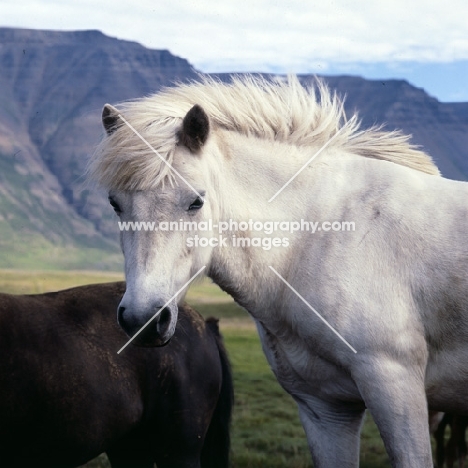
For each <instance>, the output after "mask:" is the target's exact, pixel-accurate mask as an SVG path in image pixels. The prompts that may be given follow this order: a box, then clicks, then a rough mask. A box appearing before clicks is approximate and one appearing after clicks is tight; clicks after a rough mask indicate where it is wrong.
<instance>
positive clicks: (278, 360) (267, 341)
mask: <svg viewBox="0 0 468 468" xmlns="http://www.w3.org/2000/svg"><path fill="white" fill-rule="evenodd" d="M257 328H258V332H259V335H260V340H261V342H262V347H263V351H264V353H265V356H266V358H267V361H268V363H269V364H270V367H271V369H272V371H273V373H274V374H275V376H276V378H277V380H278V382H279V383H280V384H281V386H282V387H283V388H284V389H285V390H286V391H287V392H288V393H289V394H291V395H292V396H293V397H294V396H295V395H304V394H306V395H314V396H316V397H323V398H326V399H333V400H340V401H348V400H350V401H351V400H352V401H356V400H360V395H359V392H358V390H357V388H356V386H355V384H354V381H353V380H352V379H351V377H350V376H349V375H348V374H347V373H346V372H345V371H344V370H343V369H342V368H340V367H339V366H337V365H336V364H334V363H332V362H329V361H327V360H326V359H325V358H323V357H321V356H319V355H318V354H316V353H314V352H313V351H312V350H311V349H310V348H309V347H308V346H307V344H306V343H305V342H301V341H300V340H297V339H291V340H289V339H281V340H280V339H278V338H277V336H275V335H274V334H273V333H272V332H271V331H269V330H268V329H267V328H266V327H265V326H264V325H263V324H262V323H259V322H257Z"/></svg>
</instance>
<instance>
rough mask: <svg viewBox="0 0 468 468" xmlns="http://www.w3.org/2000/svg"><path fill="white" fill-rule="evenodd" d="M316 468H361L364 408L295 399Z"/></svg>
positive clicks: (297, 397) (303, 398)
mask: <svg viewBox="0 0 468 468" xmlns="http://www.w3.org/2000/svg"><path fill="white" fill-rule="evenodd" d="M294 398H295V400H296V402H297V404H298V407H299V416H300V418H301V422H302V425H303V427H304V430H305V432H306V436H307V442H308V444H309V448H310V452H311V455H312V459H313V462H314V467H316V468H328V467H330V466H339V467H340V468H357V467H358V466H359V439H360V433H361V427H362V422H363V419H364V411H365V408H364V406H363V405H356V406H355V405H352V406H345V405H341V404H331V403H329V402H325V401H322V400H319V399H315V398H313V397H310V396H304V397H302V396H297V395H295V396H294Z"/></svg>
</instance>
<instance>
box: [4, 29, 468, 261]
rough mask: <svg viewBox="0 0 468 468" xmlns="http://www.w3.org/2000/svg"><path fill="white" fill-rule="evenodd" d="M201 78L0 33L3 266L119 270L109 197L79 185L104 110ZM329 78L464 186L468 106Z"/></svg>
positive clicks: (355, 106)
mask: <svg viewBox="0 0 468 468" xmlns="http://www.w3.org/2000/svg"><path fill="white" fill-rule="evenodd" d="M196 77H197V72H196V70H194V68H193V67H192V66H191V65H190V64H189V63H188V62H187V61H186V60H184V59H181V58H178V57H175V56H173V55H172V54H171V53H170V52H168V51H165V50H149V49H146V48H145V47H143V46H141V45H139V44H137V43H133V42H128V41H121V40H118V39H114V38H110V37H107V36H105V35H103V34H102V33H100V32H98V31H80V32H56V31H36V30H24V29H9V28H0V267H15V268H18V267H24V268H55V267H60V268H100V269H102V268H107V269H111V268H112V269H115V268H120V267H121V265H122V257H121V254H120V252H119V248H118V246H117V241H116V239H117V233H116V226H115V219H113V214H112V212H111V210H110V209H109V208H108V206H107V201H106V199H105V196H103V194H100V193H96V192H93V191H90V190H89V189H87V188H85V187H84V186H83V182H84V181H83V177H82V175H83V171H84V168H85V165H86V161H87V158H88V157H89V155H90V154H91V153H92V151H93V148H94V147H95V145H96V144H97V142H98V141H99V139H100V138H101V135H102V130H101V123H100V112H101V108H102V106H103V104H104V103H105V102H113V103H116V102H119V101H122V100H126V99H131V98H135V97H139V96H143V95H145V94H148V93H151V92H155V91H157V90H158V89H159V88H160V87H161V86H168V85H171V84H173V83H174V82H176V81H185V80H189V79H196ZM221 77H222V78H226V76H221ZM302 78H303V79H304V80H309V79H310V77H307V76H304V77H302ZM326 79H327V81H328V83H329V84H330V86H331V87H332V88H335V89H336V90H337V91H338V93H339V94H341V95H346V108H347V110H348V111H349V112H353V111H354V110H358V112H359V114H360V116H361V118H362V120H363V124H364V125H366V126H369V125H372V124H374V123H386V128H388V129H393V128H400V129H402V130H403V131H404V132H407V133H411V134H413V142H414V143H417V144H420V145H422V146H423V147H424V149H425V150H426V151H428V152H429V153H430V154H431V155H432V156H433V157H434V158H435V160H436V162H437V164H438V165H439V167H440V168H441V170H442V172H443V173H444V175H445V176H447V177H450V178H455V179H461V180H468V149H467V148H468V103H456V104H447V103H439V102H438V101H437V100H435V99H434V98H431V97H430V96H428V95H427V94H426V93H425V92H424V91H423V90H421V89H418V88H415V87H413V86H411V85H410V84H408V83H407V82H405V81H401V80H390V81H385V82H381V81H369V80H364V79H362V78H358V77H349V76H342V77H328V78H326Z"/></svg>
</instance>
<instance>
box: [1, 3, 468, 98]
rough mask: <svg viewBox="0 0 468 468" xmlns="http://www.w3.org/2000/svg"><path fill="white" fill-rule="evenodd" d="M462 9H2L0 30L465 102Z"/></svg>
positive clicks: (466, 35)
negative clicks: (92, 38)
mask: <svg viewBox="0 0 468 468" xmlns="http://www.w3.org/2000/svg"><path fill="white" fill-rule="evenodd" d="M467 18H468V2H466V0H450V2H442V1H440V0H413V1H412V0H392V1H391V2H379V1H375V0H374V1H371V0H354V1H349V0H334V1H325V0H324V1H320V2H316V1H310V0H283V1H274V0H273V1H272V0H196V1H194V0H169V1H168V0H166V1H157V2H155V1H154V0H136V1H133V2H132V1H119V0H77V1H74V2H70V3H67V2H65V1H64V0H41V1H37V0H22V1H21V2H19V1H18V0H2V2H1V3H0V26H10V27H25V28H37V29H56V30H76V29H99V30H101V31H103V32H104V33H105V34H108V35H110V36H114V37H118V38H121V39H129V40H133V41H137V42H140V43H142V44H143V45H145V46H147V47H150V48H154V49H163V48H164V49H169V50H170V51H171V52H172V53H174V54H176V55H178V56H181V57H184V58H186V59H187V60H189V61H190V62H191V63H192V64H193V65H194V66H195V67H196V68H197V69H199V70H201V71H204V72H214V71H218V72H219V71H223V72H241V71H263V72H274V73H319V74H325V75H326V74H350V75H360V76H364V77H367V78H376V79H377V78H381V79H388V78H404V79H407V80H408V81H410V82H411V83H413V84H414V85H416V86H418V87H422V88H424V89H426V91H427V92H428V93H429V94H431V95H432V96H434V97H437V98H438V99H439V100H442V101H468V79H467V77H468V20H467Z"/></svg>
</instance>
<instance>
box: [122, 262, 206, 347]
mask: <svg viewBox="0 0 468 468" xmlns="http://www.w3.org/2000/svg"><path fill="white" fill-rule="evenodd" d="M205 268H206V265H205V266H202V267H201V268H200V269H199V270H198V271H197V272H196V273H195V274H194V275H193V276H192V277H191V278H190V279H189V280H188V281H187V282H186V283H185V284H184V285H183V286H182V287H181V288H180V289H179V290H178V291H177V292H176V293H175V294H174V295H173V296H172V297H171V298H170V299H169V300H168V301H167V302H166V303H165V304H164V305H163V306H162V307H161V308H160V309H159V310H158V311H157V312H156V313H155V314H154V315H153V316H152V317H151V318H150V319H149V320H148V321H147V322H146V323H145V324H144V325H143V326H142V327H141V328H140V329H139V330H138V331H137V332H136V333H135V334H134V335H133V336H132V337H131V338H130V339H129V340H128V341H127V342H126V343H125V344H124V345H123V346H122V347H121V348H120V349H119V350H118V351H117V354H120V353H121V352H122V351H123V350H124V349H125V348H126V347H127V346H128V345H129V344H130V343H131V342H132V341H133V340H134V339H135V338H136V337H137V336H138V335H139V334H140V333H141V332H142V331H143V330H144V329H145V328H146V327H147V326H148V325H149V324H150V323H151V322H152V321H153V320H154V319H155V318H156V317H158V316H159V314H160V313H161V311H162V310H164V307H166V306H167V305H168V304H170V302H171V301H172V300H173V299H175V298H176V297H177V296H178V295H179V293H181V292H182V291H183V290H184V289H185V288H186V287H187V286H188V285H189V284H190V283H191V282H192V281H193V280H194V279H195V278H196V277H197V276H198V275H199V274H200V273H201V272H202V271H203V270H204V269H205Z"/></svg>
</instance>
